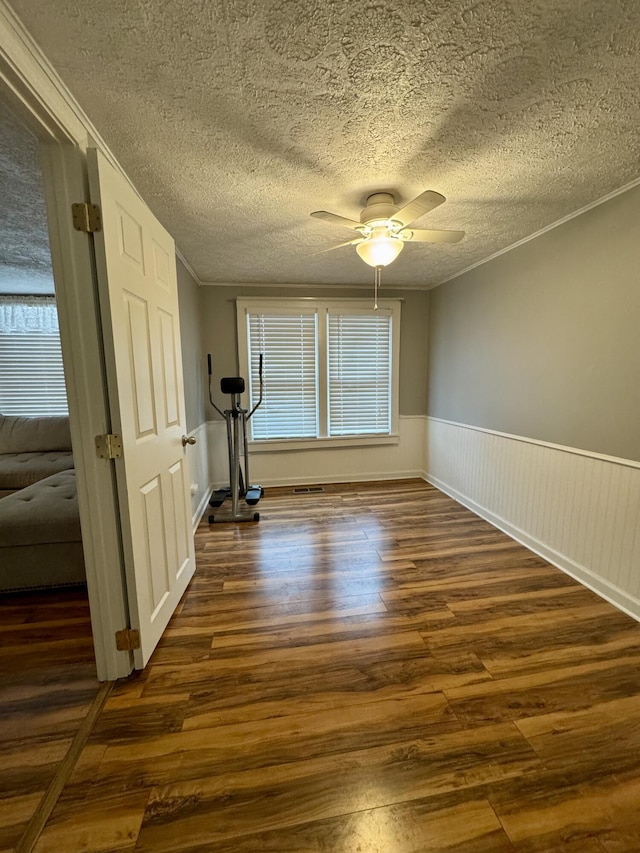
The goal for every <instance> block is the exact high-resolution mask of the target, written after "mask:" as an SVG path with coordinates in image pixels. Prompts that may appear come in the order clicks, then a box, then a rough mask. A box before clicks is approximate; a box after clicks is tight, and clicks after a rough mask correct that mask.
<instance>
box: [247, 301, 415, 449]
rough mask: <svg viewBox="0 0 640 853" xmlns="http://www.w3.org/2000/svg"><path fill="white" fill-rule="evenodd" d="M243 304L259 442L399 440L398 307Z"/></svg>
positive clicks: (388, 304)
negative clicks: (261, 391) (260, 399)
mask: <svg viewBox="0 0 640 853" xmlns="http://www.w3.org/2000/svg"><path fill="white" fill-rule="evenodd" d="M379 304H380V308H379V310H378V311H374V310H373V308H372V307H371V303H370V302H369V301H367V302H361V301H352V300H349V301H347V300H345V301H340V300H335V301H330V302H327V301H319V300H314V299H299V300H283V299H238V300H237V309H238V314H237V316H238V347H239V355H240V372H241V374H242V375H243V376H248V377H249V398H250V406H251V407H253V406H254V405H255V404H256V402H257V400H258V396H259V386H260V381H259V363H260V354H262V355H263V357H264V399H263V403H262V405H261V406H260V408H259V409H257V410H256V412H255V413H254V415H253V417H252V418H251V420H250V422H249V424H250V428H251V439H252V440H253V441H254V442H269V443H270V444H274V445H275V446H277V447H280V448H281V447H282V446H283V445H284V444H286V443H287V442H292V443H293V444H292V446H296V447H299V446H301V443H302V442H304V441H310V442H312V443H313V446H317V445H318V443H326V444H350V443H360V444H362V443H387V442H389V441H396V440H397V422H398V354H399V339H400V302H399V301H397V300H382V301H381V302H380V303H379Z"/></svg>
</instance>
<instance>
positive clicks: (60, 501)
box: [0, 471, 82, 561]
mask: <svg viewBox="0 0 640 853" xmlns="http://www.w3.org/2000/svg"><path fill="white" fill-rule="evenodd" d="M81 541H82V535H81V532H80V515H79V512H78V496H77V492H76V477H75V471H61V472H60V473H59V474H54V475H53V476H52V477H47V478H46V480H40V482H39V483H34V485H33V486H27V488H26V489H21V490H20V491H19V492H14V494H12V495H9V496H8V497H6V498H1V499H0V548H6V547H15V546H19V545H40V544H45V543H46V544H51V543H55V542H81ZM0 561H2V553H1V551H0Z"/></svg>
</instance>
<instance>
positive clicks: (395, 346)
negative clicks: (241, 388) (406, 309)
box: [236, 296, 402, 453]
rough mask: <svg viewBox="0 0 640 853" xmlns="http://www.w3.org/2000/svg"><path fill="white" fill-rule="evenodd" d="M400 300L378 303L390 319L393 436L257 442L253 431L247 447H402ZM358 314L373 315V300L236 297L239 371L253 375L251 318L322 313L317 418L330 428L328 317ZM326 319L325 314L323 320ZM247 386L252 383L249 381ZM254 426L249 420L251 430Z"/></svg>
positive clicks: (258, 449)
mask: <svg viewBox="0 0 640 853" xmlns="http://www.w3.org/2000/svg"><path fill="white" fill-rule="evenodd" d="M401 305H402V300H400V299H379V300H378V306H379V311H380V312H382V311H383V312H385V313H389V315H390V316H391V430H390V432H389V433H384V434H376V435H366V434H362V435H354V436H328V435H320V436H319V437H318V438H284V439H283V438H280V439H278V438H275V439H274V438H271V439H259V440H255V439H253V438H252V437H251V433H250V430H249V437H248V445H249V447H250V449H251V452H252V453H263V452H264V453H270V452H274V451H276V452H280V451H296V450H318V449H321V448H328V449H329V448H339V447H368V446H376V445H390V444H391V445H394V444H395V445H397V444H398V443H399V441H400V438H399V423H400V408H399V402H400V401H399V394H400V321H401ZM341 310H342V311H344V310H346V311H353V312H354V313H359V312H363V313H365V314H370V313H373V307H372V305H371V300H370V299H340V298H336V299H315V298H313V297H301V298H298V299H292V298H289V297H281V296H274V297H238V298H236V326H237V339H236V340H237V347H238V351H237V356H238V365H239V368H240V376H244V377H248V376H249V363H248V361H249V359H248V355H249V353H248V334H247V314H248V313H256V312H260V311H264V312H265V313H276V312H277V311H282V312H284V313H286V312H290V313H301V312H303V313H316V314H317V315H318V352H317V357H318V364H317V370H318V418H319V421H320V429H321V430H322V429H323V427H324V429H327V428H328V416H327V405H328V387H327V382H328V376H327V373H328V367H327V359H328V352H327V340H326V325H327V324H326V319H327V313H328V312H334V313H335V312H337V311H341ZM321 315H323V316H321ZM247 384H248V383H247ZM250 425H251V422H249V427H250Z"/></svg>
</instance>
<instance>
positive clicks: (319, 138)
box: [12, 0, 640, 287]
mask: <svg viewBox="0 0 640 853" xmlns="http://www.w3.org/2000/svg"><path fill="white" fill-rule="evenodd" d="M12 5H13V6H14V8H15V10H16V12H17V13H18V15H19V16H20V17H21V19H22V20H23V22H24V23H25V25H26V26H27V28H28V29H29V30H30V32H31V33H32V34H33V36H34V37H35V39H36V40H37V41H38V42H39V44H40V46H41V47H42V48H43V50H44V52H45V54H46V55H47V56H48V57H49V59H50V60H51V62H52V63H53V65H54V66H55V67H56V69H57V70H58V72H59V73H60V75H61V76H62V78H63V80H64V81H65V82H66V84H67V85H68V87H69V88H70V90H71V91H72V92H73V94H74V95H75V96H76V98H77V99H78V101H79V102H80V104H81V105H82V106H83V108H84V109H85V111H86V112H87V114H88V115H89V117H90V118H91V119H92V120H93V122H94V124H95V125H96V127H97V128H98V130H99V131H100V133H101V134H102V135H103V137H104V139H105V140H106V142H107V143H108V145H109V146H110V147H111V149H112V150H113V152H114V154H115V155H116V157H117V158H118V159H119V160H120V162H121V163H122V165H123V167H124V168H125V170H126V171H127V173H128V174H129V175H130V177H131V178H132V180H133V182H134V184H135V185H136V186H137V188H138V189H139V191H140V192H141V194H142V195H143V196H144V198H145V199H146V201H147V203H148V204H149V206H150V207H151V208H152V210H153V211H154V212H155V213H156V215H157V216H158V217H159V218H160V220H161V221H162V222H163V224H164V225H165V226H166V227H167V228H168V230H169V231H170V232H171V233H172V234H173V236H174V237H175V239H176V241H177V244H178V246H179V248H180V249H181V250H182V252H183V253H184V255H185V256H186V258H187V260H188V261H189V262H190V263H191V265H192V266H193V268H194V269H195V271H196V272H197V274H198V275H199V276H200V278H201V279H202V280H203V281H218V282H283V283H284V282H287V283H288V282H291V283H321V282H326V283H369V282H370V281H371V278H372V270H371V269H370V268H368V267H366V266H365V265H364V264H363V262H362V261H361V260H360V259H359V258H358V257H357V255H356V253H355V251H354V249H353V248H351V247H347V248H343V249H339V250H337V251H335V252H330V253H327V254H321V255H316V256H313V255H312V253H313V252H316V251H319V250H321V249H324V248H327V247H329V246H331V245H333V244H337V243H340V242H342V241H343V240H347V239H349V237H350V232H348V231H346V230H345V229H342V228H340V227H339V226H335V225H328V224H326V223H323V222H319V221H316V220H313V219H311V218H310V217H309V213H310V212H311V211H313V210H317V209H325V210H330V211H333V212H336V213H340V214H343V215H346V216H349V217H355V218H358V214H359V211H360V208H361V206H362V204H363V202H364V199H365V197H366V195H367V194H368V193H370V192H373V191H374V190H391V191H393V192H394V193H395V194H396V196H397V198H398V200H399V201H401V202H405V201H408V200H409V199H411V198H413V197H414V196H415V195H417V194H418V193H420V192H421V191H422V190H424V189H433V190H437V191H438V192H440V193H442V194H444V195H445V196H446V197H447V203H446V204H445V205H442V206H441V207H440V208H438V209H437V210H435V211H433V213H431V214H429V215H427V216H425V217H423V219H421V220H420V222H419V225H420V227H423V228H456V229H457V228H461V229H464V230H465V231H466V232H467V236H466V238H465V239H464V240H463V241H462V242H461V243H459V244H457V245H425V244H422V245H416V244H414V245H408V246H406V247H405V250H404V252H403V253H402V255H401V256H400V257H399V258H398V260H397V261H396V262H395V263H394V264H393V265H392V266H390V267H389V268H388V270H386V271H385V273H384V283H385V284H387V285H389V284H392V285H398V286H401V285H405V286H419V287H425V286H430V285H433V284H434V283H437V282H440V281H442V280H444V279H446V278H448V277H450V276H452V275H454V274H455V273H456V272H459V271H460V270H462V269H464V268H466V267H468V266H469V265H471V264H473V263H476V262H478V261H480V260H482V259H484V258H486V257H488V256H490V255H491V254H493V253H495V252H496V251H498V250H500V249H502V248H504V247H507V246H509V245H511V244H513V243H514V242H516V241H518V240H520V239H522V238H524V237H526V236H528V235H530V234H532V233H534V232H536V231H538V230H539V229H541V228H543V227H545V226H547V225H549V224H551V223H553V222H555V221H557V220H558V219H560V218H562V217H564V216H565V215H567V214H570V213H572V212H575V211H576V210H578V209H580V208H581V207H583V206H584V205H586V204H588V203H590V202H592V201H595V200H596V199H598V198H600V197H602V196H603V195H605V194H607V193H609V192H611V191H613V190H615V189H618V188H619V187H621V186H623V185H625V184H627V183H628V182H630V181H632V180H634V179H636V178H637V177H638V176H639V174H640V169H639V163H640V62H639V61H638V55H639V54H638V47H639V43H640V3H638V0H606V2H602V0H537V2H536V0H484V2H483V0H432V2H423V0H403V2H400V1H399V0H387V2H385V0H378V2H376V0H374V1H373V2H361V1H360V0H352V2H348V3H347V2H328V0H224V2H222V0H183V2H175V0H110V2H108V3H105V2H104V0H100V2H98V1H97V0H12Z"/></svg>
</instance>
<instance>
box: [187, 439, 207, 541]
mask: <svg viewBox="0 0 640 853" xmlns="http://www.w3.org/2000/svg"><path fill="white" fill-rule="evenodd" d="M189 436H190V437H191V436H193V437H194V438H195V440H196V443H195V444H194V445H189V446H188V447H187V460H188V464H189V481H190V483H191V522H192V524H193V529H194V531H195V529H196V527H197V526H198V523H199V521H200V518H201V516H202V513H203V512H204V509H205V507H206V505H207V501H208V500H209V495H210V494H211V473H210V465H209V431H208V428H207V424H206V423H203V424H200V426H199V427H196V429H194V430H192V432H190V433H189Z"/></svg>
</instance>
